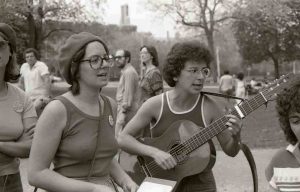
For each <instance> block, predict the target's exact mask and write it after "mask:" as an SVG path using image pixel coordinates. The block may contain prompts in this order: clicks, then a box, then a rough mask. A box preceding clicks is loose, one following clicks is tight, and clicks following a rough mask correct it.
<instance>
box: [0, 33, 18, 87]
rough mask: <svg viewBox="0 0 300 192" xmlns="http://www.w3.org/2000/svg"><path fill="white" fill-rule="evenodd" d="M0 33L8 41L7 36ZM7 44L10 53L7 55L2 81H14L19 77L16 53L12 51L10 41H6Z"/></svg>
mask: <svg viewBox="0 0 300 192" xmlns="http://www.w3.org/2000/svg"><path fill="white" fill-rule="evenodd" d="M0 35H1V37H3V39H4V40H6V41H8V38H7V37H6V36H5V35H4V34H3V33H1V32H0ZM8 45H9V51H10V53H11V55H10V56H9V60H8V63H7V65H6V67H5V72H4V81H6V82H15V81H16V80H17V79H18V78H19V77H20V71H19V67H18V64H17V57H16V53H15V52H14V50H13V48H12V46H11V44H10V42H8Z"/></svg>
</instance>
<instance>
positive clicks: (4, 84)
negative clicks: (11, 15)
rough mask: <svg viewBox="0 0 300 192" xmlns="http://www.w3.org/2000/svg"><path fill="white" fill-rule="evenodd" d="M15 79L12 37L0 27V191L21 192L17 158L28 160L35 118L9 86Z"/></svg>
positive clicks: (24, 97) (4, 26) (17, 90)
mask: <svg viewBox="0 0 300 192" xmlns="http://www.w3.org/2000/svg"><path fill="white" fill-rule="evenodd" d="M18 77H19V71H18V69H17V63H16V34H15V31H14V30H13V29H12V28H11V27H10V26H9V25H7V24H5V23H0V124H1V127H0V190H1V191H9V192H22V191H23V189H22V182H21V177H20V172H19V164H20V161H19V159H18V158H26V157H28V156H29V151H30V147H31V141H32V137H33V131H34V127H35V124H36V121H37V114H36V111H35V108H34V106H33V104H32V101H31V100H30V98H29V97H28V96H27V95H25V93H24V91H23V90H21V89H20V88H18V87H16V86H14V85H13V84H11V83H9V82H10V81H15V80H17V79H18Z"/></svg>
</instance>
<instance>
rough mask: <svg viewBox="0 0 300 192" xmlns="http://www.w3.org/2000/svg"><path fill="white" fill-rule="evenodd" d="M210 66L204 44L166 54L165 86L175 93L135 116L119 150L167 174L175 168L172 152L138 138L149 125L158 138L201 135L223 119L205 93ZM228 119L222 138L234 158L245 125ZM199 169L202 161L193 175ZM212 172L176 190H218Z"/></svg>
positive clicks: (147, 104)
mask: <svg viewBox="0 0 300 192" xmlns="http://www.w3.org/2000/svg"><path fill="white" fill-rule="evenodd" d="M210 61H211V56H210V53H209V51H208V49H207V48H206V47H204V46H203V45H201V44H200V43H199V42H182V43H177V44H175V45H174V46H173V47H172V49H171V50H170V52H169V53H168V55H167V59H166V63H165V65H164V70H163V74H164V79H165V81H166V82H167V83H168V84H169V86H170V87H173V89H171V90H170V91H167V92H165V93H163V94H161V95H158V96H155V97H152V98H150V99H148V100H147V101H146V102H145V103H144V104H143V105H142V106H141V108H140V109H139V111H138V112H137V114H136V116H135V117H133V119H132V120H131V121H130V122H129V123H128V124H127V125H126V126H125V128H124V130H123V131H122V132H121V134H120V136H119V138H118V143H119V145H120V147H121V148H122V149H123V150H125V151H128V152H130V153H133V154H139V155H143V156H149V157H152V158H153V159H154V161H155V162H156V164H157V165H159V166H160V167H161V168H162V169H172V168H173V167H175V166H176V165H177V161H176V160H175V158H174V157H173V156H171V155H170V153H168V152H165V151H164V150H161V149H159V148H156V147H153V146H150V145H145V144H143V143H141V142H139V141H138V140H137V139H135V137H136V136H137V135H138V134H139V132H140V131H141V129H142V128H143V127H146V126H147V125H150V126H151V127H150V131H151V137H152V138H155V139H158V138H161V137H164V138H167V139H169V138H168V137H165V136H164V134H166V135H169V133H170V132H171V133H174V131H178V134H179V135H180V136H184V135H189V134H188V133H189V132H193V130H196V131H198V130H199V127H206V126H207V125H208V124H210V123H211V122H213V121H215V120H216V119H217V118H218V117H220V116H221V114H222V110H220V109H219V107H218V105H217V103H216V102H215V101H214V100H212V98H210V97H208V96H206V95H203V94H202V93H201V90H202V89H203V86H204V84H205V80H206V78H207V77H208V76H209V74H210V70H209V64H210ZM228 119H229V120H228V122H224V124H226V125H227V126H228V127H229V128H228V129H226V130H225V131H223V132H222V133H220V134H219V135H218V136H217V138H218V140H219V142H220V144H221V147H222V149H223V150H224V152H225V153H226V154H228V155H230V156H235V155H236V154H237V153H238V151H239V145H238V140H239V136H240V130H241V122H240V121H239V120H238V118H237V117H235V116H233V115H228ZM186 125H188V126H186ZM173 128H174V129H173ZM175 128H176V129H175ZM177 128H178V129H177ZM170 130H171V131H170ZM172 139H173V138H171V140H172ZM183 140H184V139H183ZM209 143H210V145H209V148H206V149H207V151H206V150H203V151H204V152H205V153H203V154H200V156H204V155H207V156H208V157H207V158H208V159H209V157H210V156H211V155H212V154H211V153H213V150H214V147H213V145H212V142H211V141H209ZM173 144H176V143H173ZM197 155H198V154H197ZM199 166H201V162H197V165H196V166H191V167H190V170H189V171H188V172H192V171H193V170H194V169H197V167H199ZM211 167H212V166H210V167H209V166H208V167H207V168H205V170H203V171H202V172H200V173H197V174H195V175H192V176H188V177H185V178H184V179H183V180H182V181H181V183H180V185H179V187H178V188H177V190H176V191H180V192H182V191H184V192H185V191H188V192H196V191H197V192H200V191H201V192H212V191H216V185H215V181H214V177H213V174H212V170H211ZM155 177H158V178H159V177H160V175H159V174H157V175H155Z"/></svg>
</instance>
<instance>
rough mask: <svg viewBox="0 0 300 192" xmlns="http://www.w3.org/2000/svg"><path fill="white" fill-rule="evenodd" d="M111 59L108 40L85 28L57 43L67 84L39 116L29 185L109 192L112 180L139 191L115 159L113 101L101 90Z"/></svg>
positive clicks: (67, 191)
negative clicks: (60, 43)
mask: <svg viewBox="0 0 300 192" xmlns="http://www.w3.org/2000/svg"><path fill="white" fill-rule="evenodd" d="M109 59H110V58H109V51H108V48H107V46H106V44H105V43H104V42H103V41H102V40H101V39H100V38H99V37H98V36H95V35H93V34H91V33H88V32H81V33H78V34H74V35H71V36H70V37H69V38H68V39H67V40H66V42H65V44H64V45H63V46H62V47H61V49H60V52H59V69H60V72H61V74H62V76H63V77H64V79H65V80H66V82H67V83H69V84H70V85H71V87H70V91H68V92H67V93H64V94H63V95H61V96H58V97H56V98H55V99H54V100H53V101H51V102H50V103H49V104H48V105H47V106H46V108H45V109H44V111H43V113H42V114H41V116H40V118H39V120H38V123H37V128H36V130H37V131H36V133H35V136H34V140H33V144H32V149H31V153H30V158H29V168H28V179H29V183H30V184H31V185H33V186H36V187H39V188H42V189H45V190H47V191H53V192H60V191H61V192H82V191H85V192H89V191H90V192H112V191H115V185H114V183H113V182H112V180H113V181H115V182H116V183H117V184H119V185H120V186H122V187H123V189H124V191H130V192H135V191H136V190H137V185H136V184H135V183H134V182H133V181H132V179H131V178H130V177H129V176H128V175H127V174H126V173H125V172H124V171H123V170H122V169H121V167H120V165H119V164H118V162H117V160H116V159H114V156H115V155H116V153H117V151H118V144H117V141H116V139H115V133H114V125H115V117H116V107H117V106H116V103H115V102H114V100H113V99H111V98H108V97H106V96H104V95H102V94H101V89H102V88H103V87H104V86H106V85H107V84H108V79H109V67H110V61H109ZM51 162H53V165H54V168H53V170H52V169H50V164H51ZM110 177H111V178H112V179H110Z"/></svg>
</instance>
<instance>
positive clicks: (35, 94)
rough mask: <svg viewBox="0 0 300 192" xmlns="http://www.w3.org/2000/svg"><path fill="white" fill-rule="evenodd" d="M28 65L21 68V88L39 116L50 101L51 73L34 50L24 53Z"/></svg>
mask: <svg viewBox="0 0 300 192" xmlns="http://www.w3.org/2000/svg"><path fill="white" fill-rule="evenodd" d="M24 57H25V60H26V63H24V64H23V65H22V66H21V70H20V73H21V78H20V81H19V84H20V87H21V88H22V89H23V90H25V92H26V93H27V94H28V95H29V97H30V98H31V99H32V101H33V102H34V105H35V107H36V110H37V112H38V114H39V113H40V112H41V110H42V109H43V108H44V107H45V105H46V104H47V103H48V102H49V101H50V87H51V81H50V73H49V70H48V66H47V65H46V64H45V63H43V62H41V61H38V60H37V59H38V52H37V50H35V49H33V48H29V49H26V50H25V52H24Z"/></svg>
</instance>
